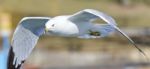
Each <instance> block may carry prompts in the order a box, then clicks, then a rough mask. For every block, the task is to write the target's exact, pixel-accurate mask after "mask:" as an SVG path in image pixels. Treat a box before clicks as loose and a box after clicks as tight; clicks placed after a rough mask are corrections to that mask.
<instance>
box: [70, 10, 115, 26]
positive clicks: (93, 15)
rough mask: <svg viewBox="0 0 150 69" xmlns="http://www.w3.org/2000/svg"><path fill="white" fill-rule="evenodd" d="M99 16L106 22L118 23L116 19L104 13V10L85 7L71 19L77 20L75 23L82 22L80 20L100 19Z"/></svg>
mask: <svg viewBox="0 0 150 69" xmlns="http://www.w3.org/2000/svg"><path fill="white" fill-rule="evenodd" d="M98 18H101V19H103V20H104V21H105V22H107V23H108V24H110V25H117V24H116V22H115V20H114V19H113V18H112V17H111V16H109V15H107V14H105V13H103V12H100V11H96V10H93V9H85V10H83V11H80V12H77V13H76V14H74V15H72V16H71V17H70V18H69V20H70V21H72V22H75V23H77V22H78V23H80V22H85V23H87V22H90V21H92V20H94V19H98Z"/></svg>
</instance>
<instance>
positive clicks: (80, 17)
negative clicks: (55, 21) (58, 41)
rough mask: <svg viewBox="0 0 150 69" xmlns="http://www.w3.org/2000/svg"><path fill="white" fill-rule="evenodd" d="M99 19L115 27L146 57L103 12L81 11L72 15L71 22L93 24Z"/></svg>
mask: <svg viewBox="0 0 150 69" xmlns="http://www.w3.org/2000/svg"><path fill="white" fill-rule="evenodd" d="M97 18H101V19H103V20H104V21H105V22H106V23H107V24H108V25H110V26H111V27H113V28H114V29H115V30H117V31H119V32H120V33H121V34H122V35H123V36H125V37H126V38H127V39H128V40H129V41H130V43H132V44H133V45H134V46H135V47H136V48H137V49H138V50H139V51H140V52H141V53H142V54H143V55H145V53H144V52H143V51H142V50H141V49H140V48H138V47H137V45H136V44H135V43H134V41H133V40H132V39H131V38H130V37H128V36H127V35H126V34H125V33H123V32H122V31H121V30H120V29H119V28H118V27H117V26H116V25H117V24H116V22H115V20H114V19H113V18H112V17H111V16H109V15H107V14H105V13H103V12H99V11H96V10H93V9H85V10H83V11H80V12H78V13H76V14H74V15H72V16H71V17H70V18H69V20H70V21H72V22H74V23H87V22H91V21H92V20H93V19H97Z"/></svg>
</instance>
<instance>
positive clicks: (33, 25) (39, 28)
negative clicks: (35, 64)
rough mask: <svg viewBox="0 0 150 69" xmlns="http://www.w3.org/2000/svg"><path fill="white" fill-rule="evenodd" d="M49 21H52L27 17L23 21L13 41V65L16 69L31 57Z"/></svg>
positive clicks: (44, 18) (46, 18)
mask: <svg viewBox="0 0 150 69" xmlns="http://www.w3.org/2000/svg"><path fill="white" fill-rule="evenodd" d="M48 20H50V18H48V17H25V18H23V19H22V20H21V22H20V24H19V25H18V26H17V28H16V30H15V32H14V34H13V39H12V50H13V53H14V59H13V65H15V67H16V68H17V67H18V65H21V64H22V61H24V60H25V59H26V58H27V57H28V56H29V55H30V53H31V51H32V50H33V48H34V46H35V45H36V43H37V41H38V39H39V36H41V35H42V34H43V33H44V27H45V23H46V22H47V21H48Z"/></svg>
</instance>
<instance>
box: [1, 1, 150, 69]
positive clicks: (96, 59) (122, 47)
mask: <svg viewBox="0 0 150 69" xmlns="http://www.w3.org/2000/svg"><path fill="white" fill-rule="evenodd" d="M87 8H91V9H96V10H99V11H102V12H105V13H107V14H108V15H110V16H112V17H113V18H114V19H115V20H116V22H117V24H118V26H119V27H120V28H121V29H122V30H123V31H124V32H125V33H127V34H128V35H129V36H130V37H131V38H132V39H133V40H134V41H135V43H136V44H138V46H139V47H140V48H141V49H142V50H143V51H144V52H145V53H146V54H147V57H148V58H149V59H150V0H0V69H6V58H7V52H8V49H9V46H10V45H9V44H10V41H11V38H12V34H13V31H14V30H15V28H16V26H17V24H18V22H19V21H20V20H21V19H22V18H23V17H26V16H28V17H30V16H46V17H54V16H58V15H69V14H74V13H76V12H78V11H80V10H83V9H87ZM23 68H24V69H150V61H148V60H146V59H145V57H144V56H143V55H141V54H140V53H139V52H138V50H137V49H136V48H134V47H133V45H132V44H130V43H129V42H128V41H127V40H126V39H125V38H124V37H122V36H121V34H119V33H118V32H115V33H113V34H111V35H110V36H109V37H105V38H101V39H78V38H64V37H48V36H42V37H41V38H40V40H39V42H38V44H37V46H36V47H35V48H34V51H33V52H32V54H31V55H30V57H29V58H28V59H27V61H26V62H25V65H24V67H23Z"/></svg>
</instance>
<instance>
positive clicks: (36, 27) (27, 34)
mask: <svg viewBox="0 0 150 69" xmlns="http://www.w3.org/2000/svg"><path fill="white" fill-rule="evenodd" d="M95 19H102V20H104V21H105V22H106V23H107V24H99V23H98V24H94V23H93V21H94V20H95ZM114 31H119V32H120V33H121V34H122V35H123V36H125V37H126V38H127V39H128V40H129V41H130V43H132V44H133V46H135V47H136V48H137V49H138V50H139V51H140V52H141V53H142V54H143V55H145V53H144V52H143V51H142V50H141V49H140V48H138V47H137V45H136V44H135V43H134V41H133V40H132V39H131V38H130V37H128V36H127V35H126V34H125V33H123V32H122V31H121V30H120V29H119V28H118V27H117V24H116V22H115V20H114V19H113V18H112V17H111V16H109V15H107V14H105V13H103V12H100V11H97V10H93V9H85V10H82V11H79V12H77V13H75V14H73V15H62V16H56V17H54V18H50V17H24V18H23V19H22V20H21V21H20V23H19V24H18V26H17V28H16V30H15V32H14V34H13V38H12V43H11V48H10V51H9V58H8V69H20V68H21V66H22V64H23V63H24V61H25V60H26V59H27V58H28V56H29V55H30V54H31V52H32V50H33V48H34V47H35V45H36V44H37V42H38V39H39V37H40V36H42V35H50V36H63V37H77V38H86V39H88V38H101V37H105V36H108V35H109V34H110V33H111V32H114Z"/></svg>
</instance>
